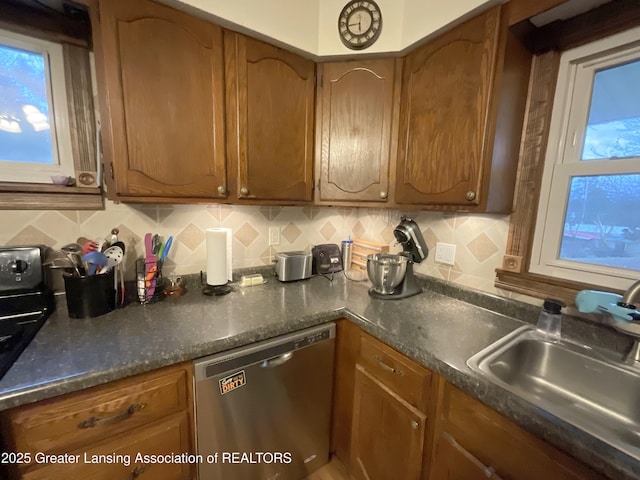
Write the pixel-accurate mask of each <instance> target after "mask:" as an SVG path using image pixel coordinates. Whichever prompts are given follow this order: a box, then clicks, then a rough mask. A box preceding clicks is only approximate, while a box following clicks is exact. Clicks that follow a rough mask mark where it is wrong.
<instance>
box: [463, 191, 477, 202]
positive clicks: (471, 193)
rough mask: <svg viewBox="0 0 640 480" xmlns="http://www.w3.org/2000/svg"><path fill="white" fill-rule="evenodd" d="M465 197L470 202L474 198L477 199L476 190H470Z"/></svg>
mask: <svg viewBox="0 0 640 480" xmlns="http://www.w3.org/2000/svg"><path fill="white" fill-rule="evenodd" d="M465 198H466V199H467V200H469V201H470V202H471V201H472V200H475V199H476V192H474V191H473V190H469V191H468V192H467V194H466V195H465Z"/></svg>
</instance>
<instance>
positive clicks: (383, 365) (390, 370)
mask: <svg viewBox="0 0 640 480" xmlns="http://www.w3.org/2000/svg"><path fill="white" fill-rule="evenodd" d="M373 359H374V360H375V361H376V362H378V364H379V365H380V366H381V367H382V368H383V369H385V370H386V371H387V372H391V373H397V374H398V375H404V372H403V371H402V370H396V369H395V368H393V367H390V366H389V365H387V364H386V363H385V362H384V360H382V359H381V358H380V357H379V356H378V355H374V356H373Z"/></svg>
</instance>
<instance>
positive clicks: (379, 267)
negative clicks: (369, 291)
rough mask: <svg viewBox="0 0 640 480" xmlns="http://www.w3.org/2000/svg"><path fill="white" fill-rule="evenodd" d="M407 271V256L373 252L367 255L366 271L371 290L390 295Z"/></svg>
mask: <svg viewBox="0 0 640 480" xmlns="http://www.w3.org/2000/svg"><path fill="white" fill-rule="evenodd" d="M406 272H407V257H405V256H403V255H393V254H390V253H374V254H371V255H368V256H367V273H368V274H369V280H371V283H372V284H373V290H374V291H376V292H378V293H381V294H383V295H390V294H392V293H393V290H394V289H395V288H396V287H397V286H398V285H400V283H402V280H404V275H405V273H406Z"/></svg>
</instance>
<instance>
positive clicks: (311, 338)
mask: <svg viewBox="0 0 640 480" xmlns="http://www.w3.org/2000/svg"><path fill="white" fill-rule="evenodd" d="M330 333H331V332H330V331H329V330H323V331H322V332H317V333H313V334H310V335H307V336H306V337H303V338H300V339H298V340H296V341H295V342H294V344H293V348H294V349H295V350H297V349H299V348H304V347H307V346H309V345H313V344H314V343H317V342H321V341H322V340H328V339H329V337H330Z"/></svg>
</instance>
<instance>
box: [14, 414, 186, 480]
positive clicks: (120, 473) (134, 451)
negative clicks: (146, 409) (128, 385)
mask: <svg viewBox="0 0 640 480" xmlns="http://www.w3.org/2000/svg"><path fill="white" fill-rule="evenodd" d="M190 452H191V448H190V441H189V424H188V417H187V414H186V413H180V414H178V415H175V416H173V417H169V418H167V419H165V420H163V421H161V422H158V423H155V424H154V425H153V426H149V427H146V428H142V429H139V430H137V431H135V432H133V433H129V434H127V435H126V436H121V437H115V438H113V439H111V440H109V441H106V442H103V443H100V444H94V445H92V446H91V447H88V448H85V449H82V450H78V451H75V452H73V453H72V455H78V456H79V457H78V460H79V461H78V462H77V463H61V464H50V465H47V466H45V467H42V468H38V469H34V470H30V471H29V472H27V473H26V474H25V475H24V476H23V477H22V478H23V479H24V480H84V479H88V478H90V479H92V480H120V479H121V480H131V479H137V478H139V479H141V480H142V479H145V478H152V479H154V480H187V479H189V478H191V466H190V464H188V463H161V462H154V461H152V460H149V461H147V462H144V461H142V462H136V457H137V455H138V454H141V455H142V456H145V455H155V456H157V455H172V454H175V455H179V454H181V453H190ZM100 456H107V458H109V456H111V458H112V459H113V461H109V460H106V459H105V460H100V458H101V457H100ZM140 459H141V460H144V457H141V458H140ZM127 464H128V465H127Z"/></svg>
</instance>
